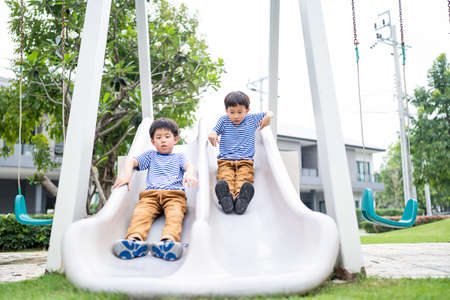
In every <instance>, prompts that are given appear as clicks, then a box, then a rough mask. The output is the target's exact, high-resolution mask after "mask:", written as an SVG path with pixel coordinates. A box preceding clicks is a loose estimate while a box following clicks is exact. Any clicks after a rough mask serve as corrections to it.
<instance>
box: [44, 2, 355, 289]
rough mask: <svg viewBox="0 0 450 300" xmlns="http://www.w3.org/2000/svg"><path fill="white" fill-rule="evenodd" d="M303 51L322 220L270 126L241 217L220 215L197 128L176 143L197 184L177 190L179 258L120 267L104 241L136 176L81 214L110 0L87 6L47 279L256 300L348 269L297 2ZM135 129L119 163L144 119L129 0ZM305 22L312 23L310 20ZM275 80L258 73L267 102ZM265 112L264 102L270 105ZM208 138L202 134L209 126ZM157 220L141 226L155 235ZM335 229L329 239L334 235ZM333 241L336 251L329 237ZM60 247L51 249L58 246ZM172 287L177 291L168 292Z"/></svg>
mask: <svg viewBox="0 0 450 300" xmlns="http://www.w3.org/2000/svg"><path fill="white" fill-rule="evenodd" d="M299 2H300V12H301V19H302V27H303V33H304V41H305V49H306V55H307V61H308V70H309V74H310V85H311V94H312V96H313V108H314V114H315V121H316V128H317V135H318V151H319V156H320V157H321V159H320V161H319V172H320V174H321V179H322V181H323V183H324V192H325V199H326V202H327V212H328V214H329V215H330V216H331V217H332V218H333V219H334V220H335V222H336V224H337V226H336V225H335V223H334V222H333V221H332V220H331V218H329V217H327V216H326V215H322V214H320V213H317V212H312V211H310V210H309V209H307V208H306V207H305V206H304V205H303V204H302V203H301V200H300V199H299V196H298V194H297V193H296V192H295V190H294V188H293V187H292V186H291V184H290V180H289V178H288V176H287V173H286V170H285V168H284V167H283V163H282V161H281V158H280V154H279V152H278V150H277V147H276V142H275V138H274V136H272V135H271V133H270V129H264V130H263V131H261V134H260V135H258V136H257V141H256V155H255V161H256V163H255V166H256V172H255V173H256V177H255V184H256V194H255V199H254V201H252V204H251V206H250V207H249V210H248V211H247V213H246V214H245V215H244V216H233V215H231V216H229V215H224V214H223V213H222V212H221V210H220V209H219V207H217V204H216V200H215V197H214V195H213V192H212V191H213V189H212V187H213V186H214V183H215V176H216V173H215V172H216V169H215V168H216V167H215V166H216V157H215V156H216V153H215V152H214V150H212V149H210V148H207V147H209V146H207V139H206V133H205V127H204V125H200V126H199V135H198V138H197V141H196V142H195V143H193V144H191V145H183V146H177V147H176V148H175V151H182V152H185V153H186V154H187V156H188V157H189V158H190V159H191V160H192V161H193V162H194V164H196V165H197V167H198V170H199V174H198V175H199V187H198V188H197V189H189V190H188V192H187V196H188V199H189V203H188V211H189V212H188V214H187V215H186V217H185V223H184V231H183V236H182V241H187V242H189V247H188V248H187V249H186V254H185V255H184V256H183V258H182V259H180V260H179V261H176V262H171V263H167V262H165V261H162V260H156V259H154V258H152V257H144V258H140V259H136V260H130V261H123V260H120V259H117V258H115V257H114V256H113V254H112V253H111V243H112V241H114V240H115V239H117V238H122V237H123V234H124V233H125V230H126V228H127V226H128V221H129V218H130V216H131V212H132V208H133V206H134V203H135V202H136V201H137V197H138V196H137V195H138V191H139V189H142V188H143V187H144V178H145V176H144V174H143V173H137V172H135V173H134V175H133V176H134V177H133V185H132V190H131V191H130V192H128V191H127V189H126V187H121V188H118V189H117V190H115V191H113V193H112V195H111V197H110V199H109V200H108V202H107V204H106V206H105V207H104V208H103V209H102V210H101V211H100V212H99V213H98V214H97V215H96V216H94V217H90V218H84V217H85V205H84V199H86V195H87V188H88V178H89V171H90V166H91V159H92V149H93V141H94V134H95V124H96V117H97V111H98V99H99V94H100V84H101V75H102V72H103V59H104V53H105V46H106V36H107V29H108V22H109V14H110V6H111V0H89V1H88V2H87V8H86V16H85V21H84V22H85V23H84V28H83V35H82V42H81V47H80V54H79V60H78V66H77V76H76V79H75V87H74V92H73V97H72V99H73V100H72V106H71V111H70V118H69V124H68V130H67V137H66V144H65V149H64V156H63V162H62V168H61V177H60V183H59V187H58V196H57V201H56V207H55V216H54V223H53V227H52V234H51V239H50V248H49V254H48V260H47V270H49V271H59V272H61V271H63V268H64V270H65V272H66V274H67V277H68V278H69V279H70V280H71V281H72V282H74V283H75V284H77V285H80V286H82V287H86V288H88V289H92V290H109V291H111V290H115V291H122V292H125V293H128V294H130V295H134V296H157V295H171V296H181V295H211V294H213V295H256V294H271V293H285V292H302V291H306V290H309V289H312V288H314V287H316V286H318V285H319V284H320V283H321V282H322V281H324V280H325V279H326V278H327V276H328V275H329V273H330V272H331V270H332V268H333V267H334V265H335V261H336V257H337V252H338V245H339V246H340V255H339V258H340V260H339V265H340V267H342V268H343V269H345V270H347V271H348V272H351V273H354V272H360V270H361V267H362V263H363V262H362V256H361V249H360V241H359V234H358V228H357V222H356V214H355V209H354V202H353V196H352V191H351V185H350V177H349V174H348V172H345V171H343V170H347V168H348V166H347V162H346V155H345V148H344V142H343V137H342V133H341V130H340V120H339V115H338V108H337V103H336V96H335V92H334V84H333V78H332V74H331V72H330V61H329V55H328V49H327V46H326V35H325V29H324V24H323V18H322V10H321V5H320V1H317V0H300V1H299ZM135 3H136V20H137V32H138V51H139V71H140V79H141V95H142V101H141V102H142V114H143V122H142V124H141V126H140V127H139V130H138V133H137V134H136V136H135V139H134V142H133V145H132V147H131V150H130V153H129V155H136V154H138V153H141V152H143V151H145V150H147V149H148V147H149V145H150V143H149V137H148V128H149V126H150V123H151V120H152V119H153V111H152V97H151V80H150V78H151V76H150V70H151V68H150V56H149V53H150V52H149V39H148V25H147V7H146V6H147V1H145V0H136V1H135ZM270 15H271V35H273V37H271V38H270V49H271V55H269V57H270V62H269V65H270V66H271V68H270V70H272V71H273V72H275V70H277V68H278V55H277V53H278V21H279V0H271V14H270ZM312 16H314V17H312ZM277 80H278V79H277V76H273V74H269V81H270V83H269V87H271V92H270V93H269V95H274V96H275V97H272V98H271V101H275V99H274V98H276V93H274V92H273V91H274V90H275V91H276V86H277V83H276V82H277ZM272 104H273V103H272ZM209 129H210V128H209ZM162 222H163V220H162V219H160V220H157V222H156V223H155V224H154V225H153V226H152V230H151V232H150V236H149V239H150V240H154V239H156V238H157V236H158V235H159V232H160V229H161V226H162ZM337 232H339V234H338V233H337ZM338 238H339V243H338V240H337V239H338ZM61 247H62V248H61ZM174 282H176V283H177V284H174Z"/></svg>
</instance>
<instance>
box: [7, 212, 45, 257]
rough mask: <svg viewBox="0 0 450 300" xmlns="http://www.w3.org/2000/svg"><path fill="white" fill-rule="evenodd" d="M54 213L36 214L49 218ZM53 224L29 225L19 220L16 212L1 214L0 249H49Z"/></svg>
mask: <svg viewBox="0 0 450 300" xmlns="http://www.w3.org/2000/svg"><path fill="white" fill-rule="evenodd" d="M52 217H53V216H52V215H35V216H33V218H42V219H48V218H52ZM51 228H52V227H51V225H44V226H29V225H23V224H20V223H19V222H17V220H16V217H15V216H14V214H7V215H0V251H16V250H23V249H48V244H49V241H50V233H51Z"/></svg>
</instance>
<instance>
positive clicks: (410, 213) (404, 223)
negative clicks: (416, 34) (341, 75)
mask: <svg viewBox="0 0 450 300" xmlns="http://www.w3.org/2000/svg"><path fill="white" fill-rule="evenodd" d="M398 3H399V17H400V33H401V49H402V56H403V83H404V94H403V95H404V99H405V100H406V113H407V114H408V101H407V98H406V68H405V61H406V49H405V42H404V34H403V18H402V6H401V0H399V1H398ZM352 17H353V37H354V40H353V44H354V46H355V54H356V73H357V80H358V81H357V83H358V100H359V120H360V125H361V141H362V146H363V152H366V147H365V143H364V126H363V113H362V101H361V88H360V74H359V50H358V45H359V42H358V35H357V30H356V13H355V1H354V0H352ZM389 22H390V17H389ZM383 26H386V25H384V24H383ZM393 46H394V52H395V51H396V47H397V45H396V44H395V43H394V45H393ZM395 60H397V58H395ZM396 63H398V62H397V61H396ZM399 89H400V91H399V93H401V92H402V91H401V88H400V87H399ZM401 101H402V100H400V99H399V113H400V129H401V130H403V128H402V127H404V126H405V125H404V120H403V113H402V111H403V103H402V102H401ZM407 119H408V123H407V124H408V125H407V128H408V135H407V136H406V140H403V137H402V139H401V143H402V145H406V146H407V149H408V152H407V153H406V152H404V151H402V168H403V180H404V185H405V186H406V187H408V188H405V189H404V191H405V197H408V196H409V193H410V189H409V186H410V185H409V183H410V169H409V168H410V167H409V166H410V161H409V156H410V153H409V148H410V147H409V117H408V118H407ZM401 136H403V135H401ZM402 150H403V147H402ZM406 154H407V155H406ZM405 156H406V157H405ZM364 168H365V166H364ZM407 199H408V198H407ZM361 202H362V205H361V213H362V216H363V217H364V219H366V220H367V221H368V222H371V223H375V224H377V225H381V226H387V227H396V228H405V227H411V226H412V225H413V224H414V222H415V220H416V215H417V206H418V204H417V200H416V199H414V198H409V199H408V201H406V203H405V210H404V212H403V215H402V218H401V220H400V221H398V222H396V221H392V220H389V219H386V218H382V217H380V216H378V215H377V214H376V213H375V208H374V199H373V193H372V190H370V189H367V188H366V189H365V190H364V192H363V197H362V200H361Z"/></svg>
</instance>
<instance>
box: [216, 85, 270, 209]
mask: <svg viewBox="0 0 450 300" xmlns="http://www.w3.org/2000/svg"><path fill="white" fill-rule="evenodd" d="M224 102H225V111H226V113H227V114H226V115H224V116H222V117H221V118H220V119H219V121H218V122H217V125H216V126H215V127H214V129H213V131H212V132H211V133H210V134H209V136H208V139H209V141H210V143H211V144H212V145H213V146H214V147H215V146H216V145H217V144H220V147H219V149H220V153H219V156H218V157H217V159H218V160H217V165H218V170H217V180H218V182H217V184H216V187H215V192H216V196H217V199H218V200H219V204H220V205H221V206H222V209H223V211H224V212H225V213H227V214H228V213H231V212H233V211H234V212H236V213H237V214H239V215H241V214H243V213H244V212H245V210H246V209H247V206H248V204H249V203H250V200H252V198H253V195H254V193H255V189H254V187H253V182H254V181H253V176H254V169H253V156H254V155H255V132H256V129H258V128H259V129H263V128H264V127H266V126H267V125H269V124H270V120H271V118H272V112H271V111H268V112H263V113H257V114H249V113H248V112H249V110H250V107H249V106H250V99H249V97H248V96H247V95H246V94H245V93H243V92H239V91H237V92H231V93H229V94H228V95H227V96H226V97H225V101H224ZM219 135H220V136H221V137H220V142H219Z"/></svg>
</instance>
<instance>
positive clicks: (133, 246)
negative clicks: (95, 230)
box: [112, 240, 148, 259]
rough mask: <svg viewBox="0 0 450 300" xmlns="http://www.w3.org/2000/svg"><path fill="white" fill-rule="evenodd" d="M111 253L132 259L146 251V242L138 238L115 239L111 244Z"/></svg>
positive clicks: (144, 253) (143, 254)
mask: <svg viewBox="0 0 450 300" xmlns="http://www.w3.org/2000/svg"><path fill="white" fill-rule="evenodd" d="M112 250H113V253H114V255H115V256H117V257H118V258H121V259H132V258H135V257H141V256H145V255H147V253H148V246H147V243H145V242H142V241H138V240H117V241H115V242H114V244H113V248H112Z"/></svg>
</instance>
